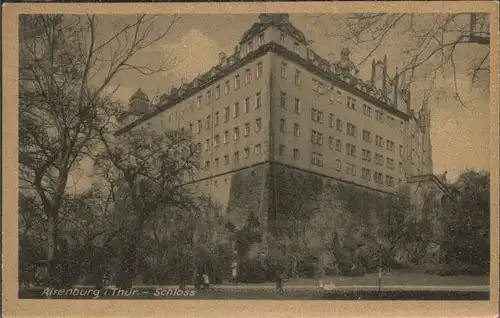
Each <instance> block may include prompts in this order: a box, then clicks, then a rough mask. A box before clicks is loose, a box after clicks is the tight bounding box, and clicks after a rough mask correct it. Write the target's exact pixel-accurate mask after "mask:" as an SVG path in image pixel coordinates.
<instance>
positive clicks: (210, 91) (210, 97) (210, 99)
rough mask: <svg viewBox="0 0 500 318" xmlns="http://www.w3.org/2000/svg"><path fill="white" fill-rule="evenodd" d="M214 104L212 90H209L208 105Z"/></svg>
mask: <svg viewBox="0 0 500 318" xmlns="http://www.w3.org/2000/svg"><path fill="white" fill-rule="evenodd" d="M211 102H212V90H210V89H209V90H208V91H207V105H210V103H211Z"/></svg>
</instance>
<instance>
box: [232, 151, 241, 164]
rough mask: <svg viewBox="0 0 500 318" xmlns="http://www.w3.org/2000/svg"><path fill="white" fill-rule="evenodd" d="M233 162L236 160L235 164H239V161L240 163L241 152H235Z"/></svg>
mask: <svg viewBox="0 0 500 318" xmlns="http://www.w3.org/2000/svg"><path fill="white" fill-rule="evenodd" d="M233 162H234V164H236V165H237V164H238V163H240V152H239V151H235V152H234V153H233Z"/></svg>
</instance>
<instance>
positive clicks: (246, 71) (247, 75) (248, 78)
mask: <svg viewBox="0 0 500 318" xmlns="http://www.w3.org/2000/svg"><path fill="white" fill-rule="evenodd" d="M251 78H252V73H251V71H250V69H249V68H247V69H246V70H245V84H250V79H251Z"/></svg>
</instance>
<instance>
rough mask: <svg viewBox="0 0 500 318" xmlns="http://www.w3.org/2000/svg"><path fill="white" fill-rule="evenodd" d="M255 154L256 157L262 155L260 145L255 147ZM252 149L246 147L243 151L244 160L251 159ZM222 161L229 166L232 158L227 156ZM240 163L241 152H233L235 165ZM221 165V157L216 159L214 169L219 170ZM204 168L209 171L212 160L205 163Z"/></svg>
mask: <svg viewBox="0 0 500 318" xmlns="http://www.w3.org/2000/svg"><path fill="white" fill-rule="evenodd" d="M253 148H254V153H255V154H256V155H260V154H261V152H262V146H261V145H260V144H257V145H255V146H254V147H253ZM250 153H251V151H250V147H246V148H245V149H243V158H244V159H248V158H249V157H250ZM222 160H223V164H224V165H228V164H229V163H230V158H229V154H226V155H224V156H223V157H222ZM239 163H240V152H239V151H235V152H233V164H239ZM219 165H220V159H219V157H216V158H215V159H214V167H215V168H218V167H219ZM204 168H205V169H209V168H211V163H210V160H206V161H205V163H204Z"/></svg>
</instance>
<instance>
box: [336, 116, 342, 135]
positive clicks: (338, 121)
mask: <svg viewBox="0 0 500 318" xmlns="http://www.w3.org/2000/svg"><path fill="white" fill-rule="evenodd" d="M337 131H340V132H342V120H340V119H339V118H337Z"/></svg>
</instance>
